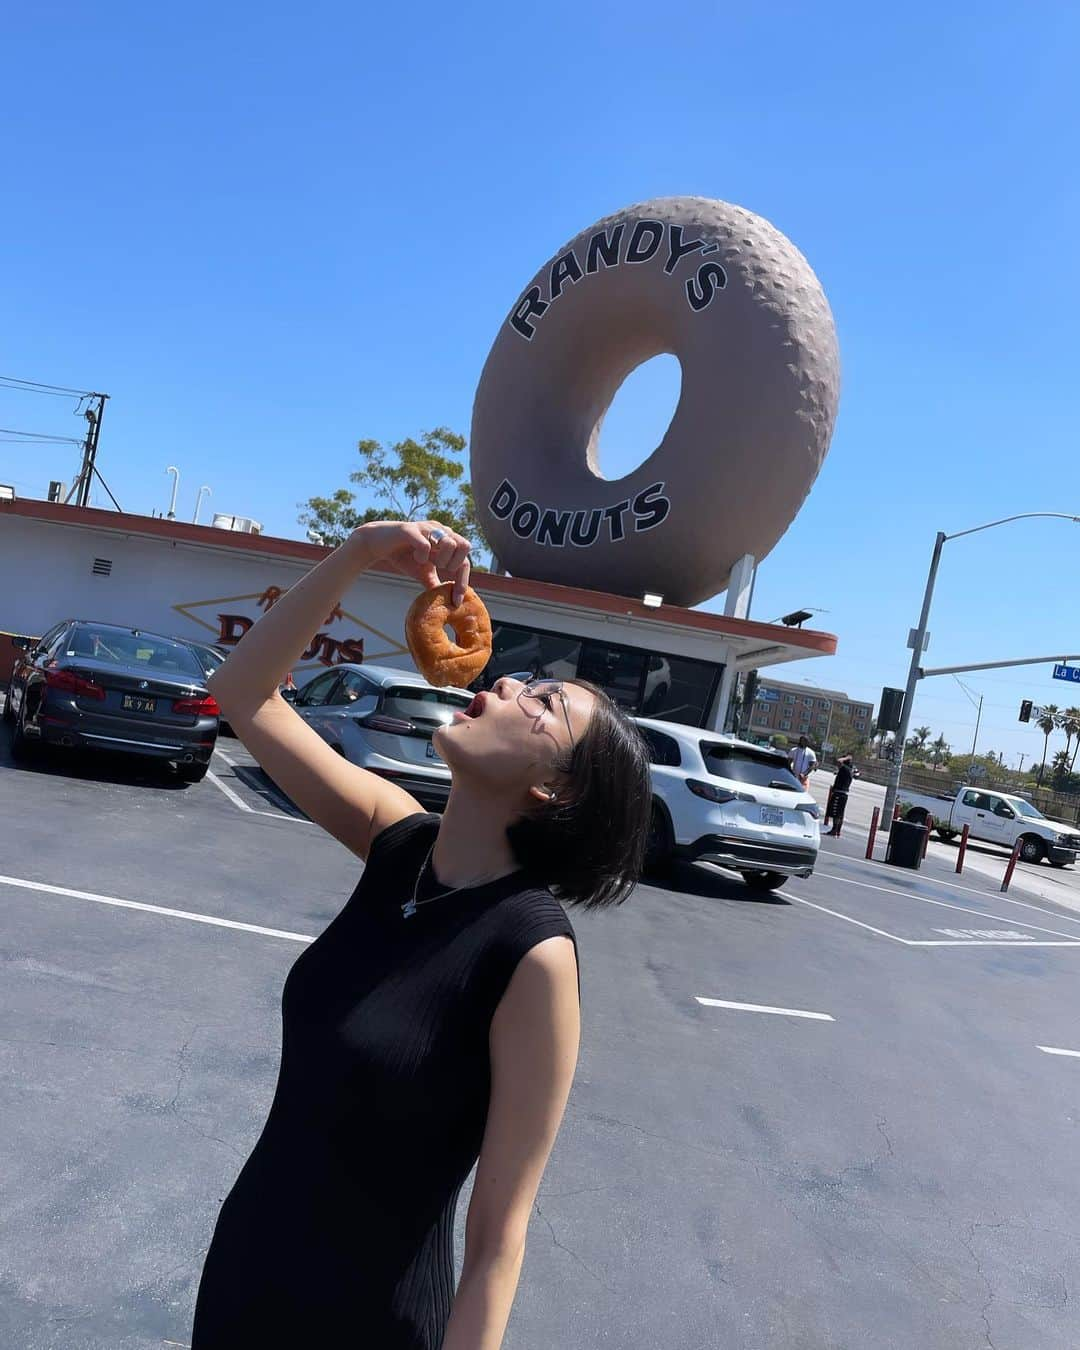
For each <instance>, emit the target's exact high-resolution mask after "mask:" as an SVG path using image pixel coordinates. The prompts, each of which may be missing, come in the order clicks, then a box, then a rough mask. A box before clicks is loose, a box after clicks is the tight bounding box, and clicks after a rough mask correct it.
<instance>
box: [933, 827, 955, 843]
mask: <svg viewBox="0 0 1080 1350" xmlns="http://www.w3.org/2000/svg"><path fill="white" fill-rule="evenodd" d="M937 836H938V838H939V839H940V840H942V841H943V842H944V843H946V844H951V843H952V841H953V840H954V839H955V838H956V831H955V830H942V829H939V830H938V832H937Z"/></svg>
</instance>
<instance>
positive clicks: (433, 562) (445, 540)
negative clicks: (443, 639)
mask: <svg viewBox="0 0 1080 1350" xmlns="http://www.w3.org/2000/svg"><path fill="white" fill-rule="evenodd" d="M420 533H421V536H422V539H423V543H422V544H421V543H419V542H418V544H417V548H416V550H415V552H414V556H415V557H416V560H417V562H418V563H428V564H430V566H431V567H432V568H433V569H434V571H435V572H436V573H437V574H438V576H437V577H436V579H435V580H434V581H433V582H431V584H432V585H435V586H437V585H438V584H439V580H438V577H443V578H444V579H445V580H447V581H453V583H454V589H453V591H452V593H451V603H452V604H453V605H454V606H457V605H460V604H461V602H462V600H464V598H465V588H466V587H467V586H468V584H469V576H470V572H471V568H470V564H469V550H470V549H471V547H472V545H471V544H470V543H469V541H468V540H467V539H466V538H464V536H463V535H460V534H457V533H456V532H455V531H454V530H450V529H447V528H446V526H445V525H440V524H439V522H438V521H434V520H429V521H425V523H424V524H423V526H422V527H421V530H420ZM436 535H437V536H438V538H434V537H433V536H436ZM425 545H426V557H425Z"/></svg>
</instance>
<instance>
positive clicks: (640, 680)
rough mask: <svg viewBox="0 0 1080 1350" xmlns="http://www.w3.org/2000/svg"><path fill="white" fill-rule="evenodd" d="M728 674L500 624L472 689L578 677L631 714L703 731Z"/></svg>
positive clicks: (615, 645) (704, 665)
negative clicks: (516, 678) (523, 674)
mask: <svg viewBox="0 0 1080 1350" xmlns="http://www.w3.org/2000/svg"><path fill="white" fill-rule="evenodd" d="M722 669H723V667H722V666H720V665H716V664H713V663H712V662H710V661H693V660H689V659H687V658H685V657H681V656H665V655H662V654H660V653H658V652H645V651H641V650H639V649H637V648H634V647H624V646H621V645H620V644H618V643H608V642H597V641H595V640H593V639H588V638H586V639H581V638H575V637H571V636H568V635H566V634H562V633H545V632H538V631H536V630H535V629H530V628H525V627H521V626H519V625H517V624H508V623H495V624H494V625H493V634H492V654H491V661H490V662H489V663H488V666H487V669H486V670H485V671H484V673H483V674H482V675H481V676H480V678H479V679H478V680H477V681H476V682H475V683H474V685H473V686H472V687H473V688H474V689H490V688H491V686H492V685H493V684H494V683H495V681H496V680H497V679H498V678H499V677H500V676H501V675H510V674H513V673H515V672H516V671H525V670H527V671H528V672H529V673H530V674H532V675H540V676H544V677H546V678H548V679H557V680H559V679H562V680H565V679H573V678H574V677H577V678H579V679H583V680H589V681H590V682H591V683H593V684H595V685H598V686H599V688H601V689H603V690H604V692H605V693H607V694H608V695H609V696H610V697H611V698H612V699H614V700H615V702H616V703H617V704H618V705H619V707H621V708H624V709H625V710H626V711H627V712H631V713H637V714H638V715H640V716H643V717H656V718H659V719H661V720H663V721H666V722H682V723H684V724H686V725H688V726H702V725H703V724H704V722H705V720H706V717H707V715H708V712H709V708H710V705H711V703H712V700H713V698H714V696H715V692H716V686H717V683H718V681H719V679H720V675H721V672H722Z"/></svg>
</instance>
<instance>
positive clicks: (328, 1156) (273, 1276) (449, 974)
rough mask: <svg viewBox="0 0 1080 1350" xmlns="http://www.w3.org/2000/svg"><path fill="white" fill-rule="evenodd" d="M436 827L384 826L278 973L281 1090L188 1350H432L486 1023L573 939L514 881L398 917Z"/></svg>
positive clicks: (210, 1270) (417, 823) (216, 1250)
mask: <svg viewBox="0 0 1080 1350" xmlns="http://www.w3.org/2000/svg"><path fill="white" fill-rule="evenodd" d="M438 826H439V817H438V816H435V815H414V816H409V817H407V818H406V819H404V820H400V821H398V822H397V823H396V824H394V825H391V826H389V827H388V828H387V829H385V830H383V831H382V832H381V833H380V834H379V835H378V836H377V838H376V839H375V841H374V844H373V845H372V849H371V853H370V855H369V857H368V862H367V866H366V867H365V869H364V874H363V876H362V878H361V880H360V883H359V885H358V886H357V887H356V890H355V891H354V892H353V894H352V895H351V896H350V898H349V900H348V902H347V903H346V905H345V907H344V909H343V910H342V911H341V913H340V914H338V916H337V917H336V918H335V919H334V920H333V921H332V922H331V923H330V924H329V926H328V927H327V928H326V929H325V930H324V931H323V932H322V933H321V934H320V935H319V936H318V937H317V938H316V939H315V941H314V942H312V943H311V945H310V946H308V947H307V948H305V950H304V951H303V953H302V954H301V955H300V956H299V958H298V959H297V960H296V962H295V963H294V965H293V967H292V969H291V970H290V971H289V974H288V976H287V978H286V980H285V985H284V989H283V992H282V1002H281V1008H282V1050H281V1067H280V1070H279V1073H278V1081H277V1088H276V1090H275V1093H274V1099H273V1102H272V1104H271V1107H270V1112H269V1115H268V1117H267V1120H266V1124H265V1125H264V1127H263V1131H262V1134H261V1136H260V1138H259V1140H258V1142H257V1143H256V1145H255V1148H254V1149H253V1151H252V1153H251V1156H250V1157H249V1158H248V1160H247V1162H246V1163H245V1164H244V1167H243V1169H242V1170H241V1172H240V1175H239V1177H238V1178H237V1180H236V1183H235V1185H234V1186H233V1188H232V1190H231V1191H230V1192H229V1194H228V1196H226V1198H225V1201H224V1203H223V1204H222V1207H221V1211H220V1213H219V1215H218V1221H217V1225H216V1227H215V1230H214V1236H213V1240H212V1242H211V1244H210V1249H209V1251H208V1252H207V1255H206V1261H205V1264H204V1267H203V1272H202V1278H201V1281H200V1284H199V1292H198V1297H197V1299H196V1305H195V1320H194V1327H193V1330H192V1350H247V1348H248V1347H251V1350H255V1348H256V1347H258V1350H271V1348H272V1347H278V1346H280V1347H286V1346H288V1347H289V1350H316V1347H318V1348H319V1350H322V1347H325V1348H326V1350H331V1347H332V1348H333V1350H438V1347H439V1346H440V1345H441V1344H442V1339H443V1335H444V1333H445V1330H446V1322H447V1318H448V1317H449V1315H450V1306H451V1303H452V1300H453V1294H454V1259H453V1258H454V1254H453V1231H454V1213H455V1207H456V1204H457V1198H458V1193H459V1191H460V1189H461V1185H462V1182H463V1181H464V1180H465V1178H466V1177H467V1176H468V1174H469V1172H470V1171H471V1169H472V1167H473V1165H474V1164H475V1162H476V1160H477V1157H478V1156H479V1152H480V1144H481V1141H482V1138H483V1132H484V1124H485V1121H486V1118H487V1109H488V1101H489V1097H490V1089H491V1078H490V1062H489V1053H488V1033H489V1030H490V1026H491V1019H492V1015H493V1014H494V1012H495V1008H496V1006H497V1004H498V1002H499V1000H500V998H501V997H502V995H503V993H504V991H505V989H506V986H507V985H508V984H509V982H510V977H511V976H512V975H513V972H514V969H515V967H516V966H517V963H518V962H519V961H520V959H521V958H522V956H524V954H525V953H526V952H527V951H528V950H529V949H530V948H531V947H533V946H534V945H535V944H536V943H538V942H541V941H543V940H544V939H545V938H549V937H554V936H556V935H558V934H564V935H565V936H567V937H569V938H571V940H574V941H575V949H576V939H575V938H574V930H573V928H572V926H571V924H570V921H569V920H568V918H567V916H566V913H565V911H564V910H563V908H562V906H561V905H560V904H559V902H558V901H557V900H556V899H555V898H554V897H553V896H552V894H551V892H550V891H548V890H546V889H545V888H544V887H543V886H542V885H540V884H538V883H537V882H535V881H534V880H532V879H530V878H529V876H528V875H527V874H526V873H524V872H520V871H519V872H516V873H512V874H511V875H509V876H505V877H501V878H499V879H498V880H496V881H493V882H490V883H488V884H486V885H481V886H477V887H472V888H469V889H466V890H462V891H459V892H457V893H456V894H454V895H449V896H446V897H445V898H444V899H434V900H432V901H431V902H430V903H429V904H422V905H419V906H418V908H417V910H416V912H415V913H414V914H413V915H412V916H411V917H408V918H405V917H404V916H403V915H402V912H401V906H402V904H404V903H405V902H406V901H407V900H408V899H409V897H410V896H411V895H412V893H413V886H414V883H415V881H416V878H417V876H418V874H419V871H420V868H421V866H422V864H423V862H424V860H425V858H426V856H427V853H428V850H429V848H430V847H431V845H432V843H433V842H434V839H435V835H436V832H437V830H438ZM426 875H427V877H428V878H430V869H428V872H427V874H426ZM438 889H439V888H438V886H437V885H435V886H434V887H431V886H430V885H429V887H428V888H426V889H422V890H421V892H420V897H421V898H423V896H424V895H425V894H426V893H428V892H429V891H431V890H434V891H437V890H438ZM579 989H580V985H579Z"/></svg>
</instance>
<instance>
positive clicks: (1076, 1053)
mask: <svg viewBox="0 0 1080 1350" xmlns="http://www.w3.org/2000/svg"><path fill="white" fill-rule="evenodd" d="M1035 1048H1036V1050H1041V1051H1042V1052H1043V1054H1044V1055H1069V1056H1070V1057H1071V1058H1072V1059H1080V1050H1059V1049H1058V1048H1057V1046H1054V1045H1037V1046H1036V1047H1035Z"/></svg>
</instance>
